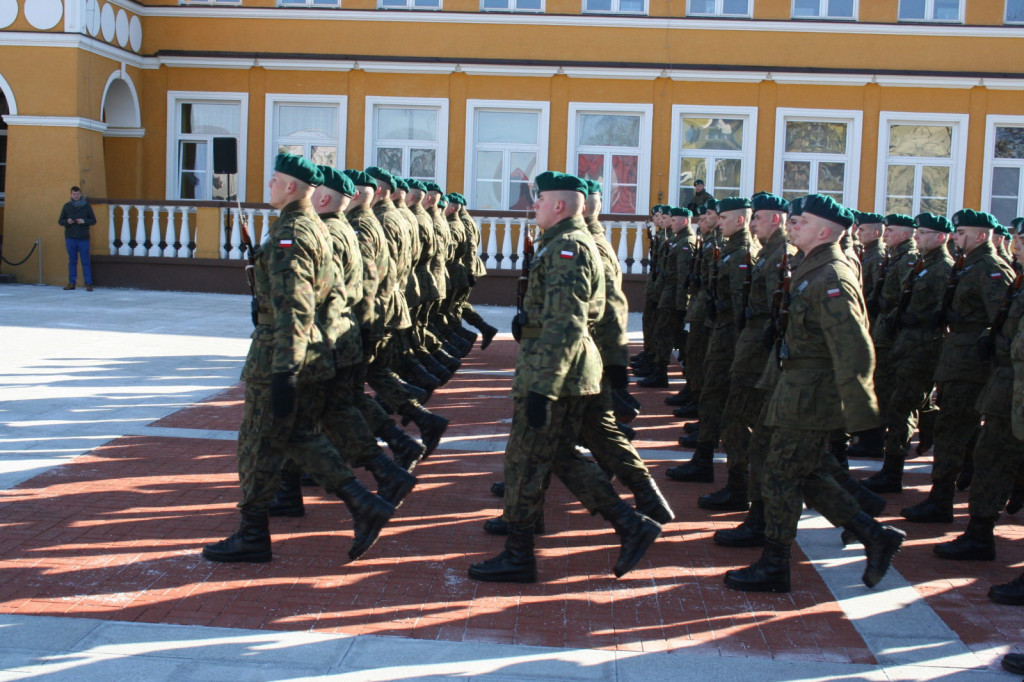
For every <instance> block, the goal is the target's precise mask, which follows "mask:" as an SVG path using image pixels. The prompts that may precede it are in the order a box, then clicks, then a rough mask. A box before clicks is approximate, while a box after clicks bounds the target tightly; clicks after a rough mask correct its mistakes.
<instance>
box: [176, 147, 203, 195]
mask: <svg viewBox="0 0 1024 682" xmlns="http://www.w3.org/2000/svg"><path fill="white" fill-rule="evenodd" d="M178 144H179V146H178V169H179V170H180V172H181V176H180V178H179V187H180V188H181V190H180V192H179V198H181V199H203V198H205V197H204V194H203V191H204V189H205V187H204V186H205V183H206V143H205V142H179V143H178Z"/></svg>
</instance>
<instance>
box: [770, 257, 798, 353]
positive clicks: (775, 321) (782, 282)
mask: <svg viewBox="0 0 1024 682" xmlns="http://www.w3.org/2000/svg"><path fill="white" fill-rule="evenodd" d="M792 281H793V271H792V270H791V269H790V267H789V252H786V253H785V254H783V256H782V262H781V263H779V284H778V286H777V287H776V289H775V295H774V296H773V300H772V307H773V311H772V325H773V326H774V327H775V334H776V337H775V338H776V339H777V340H778V343H776V344H775V362H776V363H778V366H779V369H782V361H783V360H785V359H786V358H787V357H789V346H787V345H786V327H788V326H789V301H790V297H789V285H790V283H791V282H792ZM776 298H777V299H778V302H779V307H778V311H777V313H778V317H777V318H776V311H775V310H774V306H775V299H776Z"/></svg>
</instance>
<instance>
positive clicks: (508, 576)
mask: <svg viewBox="0 0 1024 682" xmlns="http://www.w3.org/2000/svg"><path fill="white" fill-rule="evenodd" d="M469 577H470V578H472V579H473V580H482V581H484V582H489V583H535V582H537V558H536V557H535V556H534V555H533V533H532V532H531V531H529V530H524V529H523V528H520V527H515V526H513V527H511V528H509V532H508V539H507V540H505V551H503V552H502V553H501V554H499V555H498V556H496V557H493V558H491V559H486V560H485V561H481V562H480V563H476V564H473V565H472V566H470V567H469Z"/></svg>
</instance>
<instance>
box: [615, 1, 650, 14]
mask: <svg viewBox="0 0 1024 682" xmlns="http://www.w3.org/2000/svg"><path fill="white" fill-rule="evenodd" d="M619 11H620V12H643V11H644V0H619Z"/></svg>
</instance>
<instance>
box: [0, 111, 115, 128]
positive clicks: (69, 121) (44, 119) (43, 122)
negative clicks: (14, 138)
mask: <svg viewBox="0 0 1024 682" xmlns="http://www.w3.org/2000/svg"><path fill="white" fill-rule="evenodd" d="M4 122H5V123H6V124H7V125H8V126H33V127H37V128H38V127H42V128H81V129H83V130H93V131H97V132H101V133H104V132H106V131H107V124H106V123H104V122H103V121H97V120H94V119H91V118H82V117H81V116H20V115H18V116H15V115H13V114H8V115H7V116H4Z"/></svg>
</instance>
